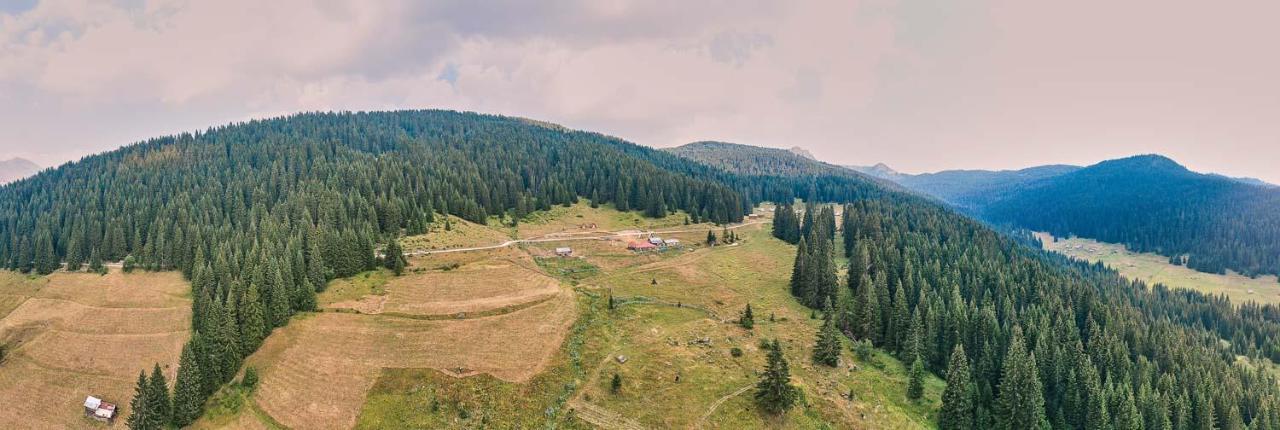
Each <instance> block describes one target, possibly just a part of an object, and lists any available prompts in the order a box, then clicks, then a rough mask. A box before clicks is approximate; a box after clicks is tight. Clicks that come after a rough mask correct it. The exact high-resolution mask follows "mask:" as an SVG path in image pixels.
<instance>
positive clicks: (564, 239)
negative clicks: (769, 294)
mask: <svg viewBox="0 0 1280 430" xmlns="http://www.w3.org/2000/svg"><path fill="white" fill-rule="evenodd" d="M765 222H770V221H752V222H748V223H742V224H737V225H731V226H728V227H725V228H727V229H730V230H733V229H738V228H742V227H747V226H753V225H758V224H764V223H765ZM700 231H703V230H702V229H696V230H695V229H685V230H650V231H635V230H627V231H622V232H612V233H607V234H603V235H597V236H584V237H541V238H536V239H518V240H508V241H506V242H502V243H499V244H497V245H487V246H475V247H469V248H453V249H438V250H429V251H428V250H422V251H412V252H406V253H404V255H405V256H409V257H413V256H422V255H432V254H447V253H451V252H468V251H484V250H489V249H498V248H506V247H508V246H511V245H515V244H518V243H542V242H568V241H579V240H604V239H610V238H616V237H629V236H646V235H651V234H672V233H697V232H700Z"/></svg>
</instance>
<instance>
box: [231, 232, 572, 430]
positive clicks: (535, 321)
mask: <svg viewBox="0 0 1280 430" xmlns="http://www.w3.org/2000/svg"><path fill="white" fill-rule="evenodd" d="M482 254H483V255H484V258H475V259H473V260H472V261H466V260H463V261H452V262H451V263H449V264H446V265H445V267H446V268H447V270H446V269H429V268H431V267H434V266H432V264H435V263H436V262H435V261H433V258H434V257H427V258H419V259H414V260H413V262H412V263H413V264H414V267H415V268H418V267H426V268H428V269H427V270H414V271H410V272H408V273H406V274H405V276H402V277H385V276H382V279H384V280H385V282H384V283H383V284H382V285H374V284H376V282H377V279H376V278H377V277H379V276H381V275H376V276H374V278H375V279H374V280H373V281H372V282H371V284H370V285H374V286H372V287H368V288H369V289H370V290H372V291H380V292H381V295H378V294H376V293H375V294H372V295H366V296H364V297H362V298H360V299H357V300H355V301H343V302H336V303H333V304H331V305H329V309H340V310H356V311H359V312H360V313H352V312H321V313H318V314H312V315H305V316H302V317H299V318H295V319H294V321H292V322H290V324H289V325H288V326H286V327H285V328H283V329H280V330H278V331H277V332H275V333H273V334H272V335H271V336H270V338H269V339H268V341H267V343H266V344H265V345H263V347H262V349H260V350H259V351H258V352H257V353H255V354H254V355H253V356H251V357H250V358H249V360H248V365H252V366H257V367H258V368H259V369H260V370H261V372H262V382H261V385H260V387H259V388H258V389H257V391H256V392H255V394H254V396H253V400H254V401H255V402H256V403H257V405H258V406H260V407H261V409H262V410H263V411H264V412H266V413H267V414H269V415H270V416H271V417H272V418H274V419H275V420H276V421H279V422H280V423H282V424H283V425H286V426H289V427H294V428H351V427H354V426H355V425H356V419H357V417H358V415H359V413H360V410H361V405H363V404H364V403H365V398H366V394H367V392H368V391H369V390H370V389H371V388H372V387H373V386H374V384H375V382H377V381H378V379H379V376H380V375H381V374H382V372H383V371H384V369H434V370H436V371H439V372H443V373H444V374H446V375H449V376H451V377H466V376H472V375H479V374H487V375H491V376H492V377H494V378H496V379H498V380H501V381H506V382H511V383H522V382H525V381H528V380H529V379H530V378H532V377H533V376H534V375H536V374H537V373H539V372H540V371H541V370H542V369H543V368H544V367H545V366H546V364H547V362H548V360H550V358H551V356H552V355H554V354H555V353H556V351H557V350H558V349H559V347H560V344H561V343H562V340H563V339H564V336H565V334H566V332H567V331H568V328H569V326H570V325H571V324H572V323H573V321H574V319H575V312H574V308H575V306H574V298H573V295H572V294H571V293H570V292H569V291H568V290H567V289H564V288H563V287H561V286H560V284H559V283H558V282H557V281H556V280H555V279H554V278H551V277H548V276H546V275H544V274H542V273H541V272H539V271H537V269H536V265H535V264H534V262H533V260H532V259H531V258H530V257H529V256H528V255H527V254H524V253H523V252H521V251H519V250H501V251H495V252H484V253H482ZM454 263H457V264H458V265H457V266H456V267H455V266H454V265H453V264H454ZM350 285H355V284H350ZM350 285H348V286H345V287H347V288H355V289H357V290H359V288H362V287H358V286H356V287H352V286H350ZM343 288H344V286H335V287H334V288H331V289H330V290H327V291H326V292H325V294H329V293H331V292H332V293H335V294H337V293H341V292H342V291H344V289H343ZM345 294H349V293H345ZM327 301H329V300H326V299H324V298H323V296H322V299H321V302H322V303H323V302H327ZM370 303H375V304H376V306H371V305H369V304H370ZM455 314H463V315H458V316H457V317H454V315H455ZM470 314H475V315H474V316H471V315H470ZM459 317H461V318H459Z"/></svg>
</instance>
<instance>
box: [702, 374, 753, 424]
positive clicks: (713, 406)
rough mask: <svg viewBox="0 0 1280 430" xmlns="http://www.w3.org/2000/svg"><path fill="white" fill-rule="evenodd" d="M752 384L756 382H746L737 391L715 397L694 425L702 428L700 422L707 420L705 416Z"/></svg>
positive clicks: (748, 388)
mask: <svg viewBox="0 0 1280 430" xmlns="http://www.w3.org/2000/svg"><path fill="white" fill-rule="evenodd" d="M754 386H756V384H747V386H745V387H742V388H739V389H738V391H734V392H732V393H729V394H727V395H725V396H724V397H721V398H719V399H717V400H716V401H715V403H712V404H711V407H709V408H707V411H706V412H703V413H702V417H699V418H698V423H697V424H695V425H694V427H695V428H702V423H704V422H707V418H709V417H710V416H711V414H712V413H714V412H715V411H716V409H718V408H719V407H720V405H723V404H724V402H727V401H729V399H732V398H734V397H738V395H739V394H742V393H745V392H746V391H747V390H750V389H751V387H754Z"/></svg>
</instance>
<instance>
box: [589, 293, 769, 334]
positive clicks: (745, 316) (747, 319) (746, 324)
mask: <svg viewBox="0 0 1280 430" xmlns="http://www.w3.org/2000/svg"><path fill="white" fill-rule="evenodd" d="M609 298H610V300H612V299H613V296H610V297H609ZM738 325H740V326H742V328H745V329H747V330H751V328H752V327H755V325H756V317H755V315H754V314H752V313H751V304H750V303H747V307H746V309H743V310H742V315H741V316H739V317H738Z"/></svg>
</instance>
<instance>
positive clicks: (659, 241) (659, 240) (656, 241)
mask: <svg viewBox="0 0 1280 430" xmlns="http://www.w3.org/2000/svg"><path fill="white" fill-rule="evenodd" d="M649 243H652V244H654V245H661V244H662V238H661V237H658V236H649Z"/></svg>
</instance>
